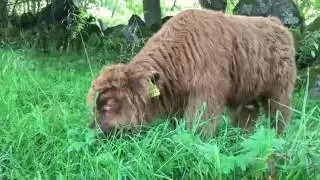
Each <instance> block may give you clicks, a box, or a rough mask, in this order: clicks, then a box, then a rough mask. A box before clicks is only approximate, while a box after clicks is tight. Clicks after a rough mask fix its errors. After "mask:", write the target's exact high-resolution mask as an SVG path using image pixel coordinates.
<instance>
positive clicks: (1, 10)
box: [0, 0, 8, 28]
mask: <svg viewBox="0 0 320 180" xmlns="http://www.w3.org/2000/svg"><path fill="white" fill-rule="evenodd" d="M7 25H8V0H0V27H1V28H3V27H7Z"/></svg>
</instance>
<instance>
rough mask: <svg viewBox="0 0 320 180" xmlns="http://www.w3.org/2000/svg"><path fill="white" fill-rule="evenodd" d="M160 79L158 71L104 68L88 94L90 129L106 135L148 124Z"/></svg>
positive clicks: (121, 67) (124, 66) (122, 67)
mask: <svg viewBox="0 0 320 180" xmlns="http://www.w3.org/2000/svg"><path fill="white" fill-rule="evenodd" d="M159 79H160V75H159V73H158V72H155V71H143V70H142V71H134V72H133V71H129V70H128V69H127V66H126V65H124V64H117V65H111V66H108V67H105V68H103V69H102V71H101V72H100V74H99V75H98V77H97V78H96V79H95V80H93V81H92V85H91V87H90V89H89V91H88V94H87V103H88V106H89V107H90V109H91V111H92V115H93V122H92V123H91V125H90V127H91V128H98V127H100V129H101V130H102V131H103V132H108V131H110V130H114V129H119V128H124V127H127V128H132V127H135V126H137V125H142V124H145V123H147V122H149V121H150V120H151V118H152V116H153V113H154V109H153V108H152V103H151V99H152V98H155V97H157V96H159V95H160V90H159V89H158V83H159Z"/></svg>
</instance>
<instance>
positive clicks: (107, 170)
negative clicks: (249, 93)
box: [0, 49, 320, 180]
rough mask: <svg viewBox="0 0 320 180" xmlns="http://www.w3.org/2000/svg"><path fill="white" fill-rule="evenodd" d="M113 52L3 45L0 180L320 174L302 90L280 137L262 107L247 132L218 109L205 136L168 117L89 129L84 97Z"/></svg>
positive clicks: (315, 108)
mask: <svg viewBox="0 0 320 180" xmlns="http://www.w3.org/2000/svg"><path fill="white" fill-rule="evenodd" d="M110 56H111V55H103V56H99V55H97V54H90V53H89V54H88V57H89V58H90V61H89V62H90V67H89V66H88V61H87V59H86V58H85V57H83V56H79V55H75V54H71V55H70V54H69V55H63V56H50V57H47V56H44V55H39V54H35V53H32V52H26V51H18V50H15V51H13V50H10V49H0V73H1V76H0V84H1V89H0V110H1V111H0V121H1V123H0V178H1V177H2V178H9V179H120V178H121V179H259V178H261V179H268V178H269V177H271V178H275V179H290V180H291V179H320V110H319V104H320V101H319V99H318V100H317V99H316V98H310V97H309V95H308V89H307V88H305V89H304V90H301V91H297V92H295V96H294V107H293V108H294V114H293V117H292V121H291V123H290V124H289V126H288V127H287V129H286V131H285V133H284V134H283V135H282V136H280V137H278V136H277V135H276V134H275V131H274V130H273V129H270V128H268V126H267V125H268V124H269V123H268V122H269V120H268V117H267V116H264V115H262V116H261V118H260V121H259V122H260V123H259V124H258V125H257V128H256V129H255V130H254V131H253V132H251V133H246V132H244V131H243V130H240V129H237V128H234V127H231V126H229V124H228V116H225V118H224V119H223V120H224V122H223V123H222V124H221V126H220V127H219V130H218V132H217V135H216V137H215V138H210V139H204V138H201V137H200V136H199V134H197V133H195V132H193V131H191V130H187V129H186V128H185V126H184V123H183V121H180V123H179V124H178V126H177V127H176V128H173V127H172V126H171V124H169V123H168V121H166V119H159V121H156V122H157V123H155V124H154V125H153V126H151V127H149V128H146V129H144V130H143V131H141V132H139V133H132V134H128V133H121V132H119V133H118V134H116V135H115V136H108V137H103V136H100V135H99V134H97V132H95V131H92V130H90V129H89V128H88V124H89V121H90V117H89V112H88V109H87V107H86V104H85V95H86V92H87V89H88V87H89V85H90V81H91V79H92V75H96V74H97V72H98V71H99V70H100V68H101V66H102V65H103V64H108V63H110V62H111V61H109V59H110V60H111V59H113V58H110ZM108 57H109V58H108ZM99 59H103V61H100V60H99ZM306 87H308V86H307V85H306ZM279 118H280V119H281V117H279Z"/></svg>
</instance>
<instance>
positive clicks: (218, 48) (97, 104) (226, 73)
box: [87, 10, 296, 134]
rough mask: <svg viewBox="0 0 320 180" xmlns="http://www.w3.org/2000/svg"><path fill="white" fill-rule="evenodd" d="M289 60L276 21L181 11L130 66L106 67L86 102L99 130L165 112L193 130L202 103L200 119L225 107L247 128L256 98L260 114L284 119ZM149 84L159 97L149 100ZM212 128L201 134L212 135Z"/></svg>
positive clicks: (290, 47) (292, 76) (287, 41)
mask: <svg viewBox="0 0 320 180" xmlns="http://www.w3.org/2000/svg"><path fill="white" fill-rule="evenodd" d="M294 54H295V51H294V44H293V39H292V37H291V34H290V33H289V31H288V30H287V29H286V28H285V27H284V26H282V25H281V23H280V21H279V20H278V19H276V18H273V17H269V18H263V17H246V16H226V15H224V14H223V13H220V12H214V11H210V10H185V11H182V12H181V13H179V14H177V15H176V16H174V17H173V18H171V19H170V20H168V21H167V23H166V24H164V25H163V26H162V28H161V29H160V30H159V31H158V32H157V33H156V34H154V35H153V37H151V38H150V39H149V40H148V42H147V43H146V44H145V46H144V48H143V49H142V50H141V51H140V52H139V53H138V54H137V55H136V56H135V57H134V58H133V60H132V61H131V62H130V63H128V64H117V65H112V66H109V67H105V68H104V69H103V70H102V71H101V73H100V75H99V76H98V77H97V79H95V80H94V81H93V83H92V87H91V88H90V90H89V93H88V97H87V99H88V103H89V104H90V107H91V108H93V110H94V112H95V113H94V114H95V115H96V118H95V119H96V120H97V121H96V122H98V124H99V125H100V127H101V128H102V130H103V131H108V130H109V129H113V128H118V127H122V126H124V125H128V126H129V127H133V126H135V125H141V124H145V123H149V122H150V121H152V119H153V117H154V116H156V115H170V114H176V115H182V116H183V117H184V118H185V119H186V120H187V122H189V123H188V124H189V125H192V122H194V120H195V119H196V114H197V111H198V108H199V107H200V105H201V104H202V103H206V104H207V107H206V108H207V109H206V111H205V114H203V116H202V119H210V118H211V117H214V115H217V116H218V117H219V115H221V113H222V112H223V111H224V109H225V108H226V107H228V108H229V109H231V117H232V119H233V123H234V124H238V123H239V124H240V126H241V127H244V126H245V125H244V124H246V122H247V119H248V117H249V123H248V124H249V125H251V126H252V125H253V124H254V121H255V120H256V118H257V114H258V112H259V111H258V110H259V106H258V99H261V103H262V105H263V107H264V109H265V112H268V111H270V112H271V114H272V115H275V113H276V110H279V111H280V112H282V115H283V117H284V120H285V121H288V120H290V117H291V112H290V111H289V109H288V107H285V106H290V105H291V96H292V92H293V88H294V84H295V80H296V66H295V61H294ZM152 85H155V86H156V87H157V88H158V89H159V90H160V95H159V96H157V95H150V92H149V91H150V90H148V89H149V88H150V87H151V86H152ZM151 90H157V89H156V88H155V87H153V88H152V87H151ZM96 93H98V97H97V100H96V101H95V98H94V97H95V94H96ZM269 99H271V101H270V104H269V103H268V100H269ZM278 103H280V104H283V105H285V106H281V105H279V104H278ZM246 105H247V106H246ZM269 107H270V110H269ZM96 122H93V124H92V127H96ZM218 122H219V121H218V119H216V120H213V121H211V122H209V123H208V124H206V125H203V126H202V128H201V129H202V130H204V132H205V133H206V134H212V133H214V130H215V127H216V125H217V123H218ZM282 129H283V125H282V124H279V131H282Z"/></svg>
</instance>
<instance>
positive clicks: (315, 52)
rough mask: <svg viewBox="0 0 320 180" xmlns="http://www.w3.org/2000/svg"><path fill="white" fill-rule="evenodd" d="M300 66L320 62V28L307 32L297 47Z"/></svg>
mask: <svg viewBox="0 0 320 180" xmlns="http://www.w3.org/2000/svg"><path fill="white" fill-rule="evenodd" d="M297 55H298V59H297V64H298V67H299V68H304V67H306V66H312V65H315V64H318V63H319V62H320V30H318V31H314V32H306V33H305V35H304V37H303V39H302V40H301V41H300V43H299V47H298V49H297Z"/></svg>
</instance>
